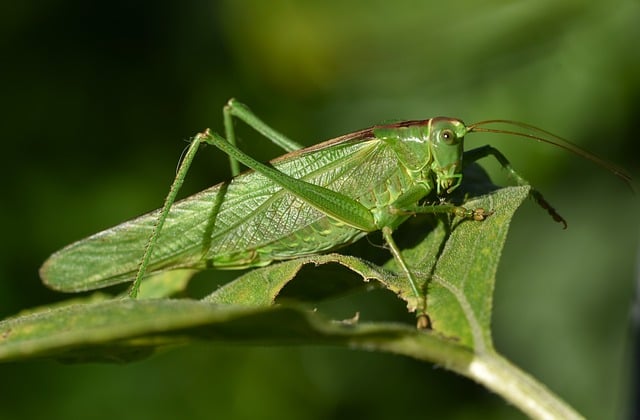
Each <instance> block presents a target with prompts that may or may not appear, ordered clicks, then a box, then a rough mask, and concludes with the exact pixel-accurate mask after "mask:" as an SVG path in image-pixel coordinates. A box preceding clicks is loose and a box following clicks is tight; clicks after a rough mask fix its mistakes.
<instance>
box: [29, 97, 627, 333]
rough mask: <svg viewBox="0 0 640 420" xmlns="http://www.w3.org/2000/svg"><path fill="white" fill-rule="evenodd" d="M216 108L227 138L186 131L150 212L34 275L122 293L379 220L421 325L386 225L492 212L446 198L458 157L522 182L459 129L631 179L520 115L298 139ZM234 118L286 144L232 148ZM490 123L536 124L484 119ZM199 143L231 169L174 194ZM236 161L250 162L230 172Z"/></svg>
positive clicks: (422, 313)
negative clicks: (153, 279) (164, 189)
mask: <svg viewBox="0 0 640 420" xmlns="http://www.w3.org/2000/svg"><path fill="white" fill-rule="evenodd" d="M223 114H224V122H225V129H226V139H225V138H223V137H221V136H219V135H217V134H215V133H212V132H210V131H209V130H206V131H205V132H203V133H201V134H198V135H197V136H196V137H195V138H194V139H193V141H192V143H191V145H190V146H189V149H188V150H187V152H186V154H185V156H184V159H183V161H182V163H181V165H180V167H179V169H178V173H177V175H176V179H175V181H174V183H173V185H172V186H171V189H170V191H169V194H168V196H167V198H166V199H165V204H164V206H163V207H162V208H161V209H160V210H156V211H154V212H151V213H148V214H146V215H143V216H140V217H138V218H136V219H133V220H130V221H128V222H125V223H122V224H121V225H118V226H115V227H113V228H111V229H107V230H105V231H103V232H101V233H98V234H95V235H93V236H90V237H88V238H86V239H83V240H80V241H78V242H75V243H73V244H71V245H69V246H67V247H65V248H63V249H62V250H60V251H58V252H56V253H55V254H53V255H52V256H51V257H50V258H49V259H48V260H47V261H46V262H45V263H44V265H43V266H42V268H41V269H40V275H41V277H42V279H43V281H44V282H45V283H46V284H47V285H49V286H50V287H51V288H53V289H57V290H62V291H84V290H92V289H96V288H100V287H105V286H109V285H113V284H117V283H122V282H127V281H132V280H133V286H132V288H131V291H130V296H131V297H135V296H136V295H137V292H138V287H139V284H140V282H141V280H142V278H143V277H144V276H145V275H148V274H152V273H156V272H161V271H165V270H170V269H177V268H195V269H204V268H220V269H240V268H248V267H259V266H264V265H267V264H269V263H271V262H273V261H275V260H285V259H290V258H296V257H301V256H305V255H310V254H318V253H322V252H326V251H330V250H334V249H336V248H339V247H342V246H344V245H347V244H350V243H352V242H354V241H356V240H358V239H360V238H362V237H363V236H365V235H366V234H367V233H369V232H372V231H377V230H380V231H382V234H383V237H384V239H385V241H386V242H387V245H388V246H389V249H390V251H391V253H392V255H393V257H394V258H395V260H396V261H397V262H398V265H399V266H400V268H401V270H402V272H403V273H404V274H405V276H406V277H407V280H408V282H409V284H410V285H411V288H412V290H413V293H414V294H415V297H416V301H417V302H418V304H417V313H418V325H419V326H421V327H425V326H427V325H428V324H429V321H428V317H427V315H426V298H425V292H424V291H421V290H419V289H418V287H417V282H416V281H415V279H414V277H413V274H412V272H411V270H410V269H409V267H407V265H406V263H405V262H404V259H403V257H402V254H401V252H400V250H399V249H398V247H397V245H396V244H395V242H394V240H393V237H392V232H393V230H394V229H396V228H397V227H398V226H399V225H400V224H401V223H402V222H404V221H405V220H406V219H407V218H408V217H409V216H410V215H412V214H416V213H450V214H454V215H456V216H460V217H465V218H471V219H475V220H482V219H484V218H485V217H486V216H487V215H488V214H490V213H488V212H485V211H484V210H483V209H466V208H464V207H458V206H455V205H452V204H448V203H446V201H444V197H445V196H446V195H447V194H449V193H450V192H451V191H453V190H454V189H456V188H457V187H458V186H459V185H460V183H461V181H462V165H463V161H464V162H465V163H467V162H471V161H475V160H478V159H480V158H483V157H486V156H493V157H495V158H496V159H497V160H498V162H499V163H500V164H501V165H502V167H503V168H505V169H506V170H507V172H508V173H509V174H510V175H511V177H512V178H513V179H514V180H515V181H516V183H518V184H520V185H529V184H528V182H527V181H526V180H525V179H524V178H522V177H521V176H520V175H519V174H518V173H517V172H516V171H515V170H514V169H513V168H512V167H511V165H510V164H509V162H508V161H507V159H506V158H505V157H504V156H503V155H502V154H501V153H500V152H499V151H498V150H496V149H494V148H493V147H490V146H484V147H480V148H477V149H473V150H470V151H467V152H464V147H463V146H464V138H465V135H466V134H468V133H470V132H494V133H507V134H514V135H518V136H521V137H528V138H533V139H536V140H540V141H543V142H547V143H551V144H554V145H556V146H560V147H563V148H565V149H567V150H570V151H572V152H574V153H577V154H579V155H582V156H583V157H587V158H588V159H591V160H593V161H595V162H596V163H598V164H600V165H603V166H605V167H607V168H608V169H610V170H612V171H613V172H614V173H616V175H618V176H620V177H621V178H623V179H625V180H626V181H628V180H629V178H628V176H627V175H626V174H624V172H622V171H619V170H618V169H616V168H615V167H613V166H612V165H610V164H608V163H607V162H604V161H602V160H601V159H599V158H597V157H595V156H593V155H590V154H588V153H587V152H584V151H582V150H581V149H578V148H577V147H576V146H574V145H572V144H571V143H569V142H567V141H566V140H564V139H561V138H559V137H557V136H554V135H552V134H551V133H548V132H546V131H543V130H540V129H537V128H535V127H533V126H530V125H527V124H523V123H514V122H510V121H504V120H491V121H484V122H481V123H476V124H473V125H470V126H465V125H464V123H462V121H460V120H458V119H455V118H445V117H438V118H430V119H426V120H416V121H405V122H400V123H395V124H388V125H380V126H375V127H372V128H369V129H365V130H361V131H358V132H354V133H351V134H347V135H344V136H342V137H338V138H336V139H333V140H329V141H326V142H324V143H320V144H318V145H315V146H311V147H308V148H302V147H301V146H299V145H298V144H297V143H295V142H292V141H291V140H289V139H287V138H286V137H284V136H282V135H281V134H279V133H277V132H276V131H274V130H273V129H271V128H270V127H269V126H268V125H266V124H265V123H264V122H262V121H261V120H260V119H258V118H257V117H256V116H255V115H254V114H253V113H251V112H250V111H249V110H248V108H246V107H245V106H244V105H242V104H240V103H238V102H236V101H234V100H231V101H229V103H228V104H227V106H226V107H225V108H224V113H223ZM232 117H236V118H239V119H241V120H243V121H244V122H245V123H247V124H248V125H249V126H251V127H252V128H254V129H256V131H258V132H260V133H261V134H262V135H264V136H265V137H266V138H268V139H269V140H271V141H272V142H274V143H275V144H277V145H279V146H281V147H283V148H284V149H285V150H287V151H289V152H290V153H288V154H285V155H283V156H282V157H280V158H278V159H275V160H273V161H272V162H270V164H269V165H265V164H262V163H260V162H258V161H256V160H254V159H253V158H251V157H250V156H249V155H247V154H245V153H243V152H242V151H240V150H239V149H238V148H236V146H235V135H234V132H233V122H232ZM494 123H509V124H511V125H516V126H518V127H519V128H522V129H526V130H529V131H533V132H534V133H535V134H530V133H523V132H519V131H509V130H500V129H494V128H487V127H485V125H486V124H494ZM542 135H544V136H545V137H543V136H542ZM549 137H551V138H552V139H551V140H550V139H549ZM202 143H207V144H211V145H214V146H216V147H217V148H219V149H221V150H222V151H223V152H225V153H226V154H227V155H228V156H229V157H230V161H231V167H232V173H233V175H235V177H234V178H233V179H232V180H231V181H229V182H223V183H220V184H217V185H215V186H213V187H211V188H208V189H206V190H204V191H202V192H200V193H198V194H195V195H192V196H190V197H187V198H185V199H183V200H181V201H176V196H177V194H178V191H179V189H180V187H181V185H182V183H183V181H184V178H185V176H186V174H187V172H188V169H189V166H190V164H191V162H192V161H193V159H194V157H195V154H196V152H197V151H198V148H199V146H200V145H201V144H202ZM238 162H240V163H243V164H244V165H246V166H247V167H249V168H250V169H251V170H249V171H247V172H245V173H242V174H239V166H238ZM432 193H435V195H437V196H440V199H438V198H435V201H434V202H437V203H439V204H437V205H423V204H421V203H422V202H423V201H424V199H425V197H427V196H429V195H430V194H432ZM531 196H532V198H534V199H535V200H536V201H537V202H538V204H540V205H541V206H542V207H543V208H544V209H546V210H547V211H548V212H549V213H550V215H551V216H552V217H553V218H554V219H555V220H556V221H559V222H561V223H563V224H564V225H565V227H566V223H565V222H564V219H562V217H560V216H559V215H558V214H557V213H556V212H555V210H554V209H553V208H552V207H551V206H550V205H549V204H548V203H547V202H546V201H545V199H544V198H543V197H542V195H541V194H540V193H539V192H538V191H536V190H535V189H531ZM441 201H442V202H441Z"/></svg>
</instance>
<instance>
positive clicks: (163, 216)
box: [129, 134, 205, 299]
mask: <svg viewBox="0 0 640 420" xmlns="http://www.w3.org/2000/svg"><path fill="white" fill-rule="evenodd" d="M204 138H205V137H204V135H203V134H198V135H197V136H195V137H194V139H193V141H191V144H190V145H189V148H188V149H187V152H186V153H185V154H184V157H183V158H182V161H181V162H180V166H179V167H178V171H177V172H176V177H175V179H174V180H173V183H172V184H171V188H170V189H169V194H167V197H166V198H165V199H164V204H163V205H162V210H161V211H160V216H158V220H157V221H156V224H155V225H154V226H153V231H152V232H151V236H150V237H149V241H148V242H147V246H146V248H145V250H144V254H143V256H142V260H141V261H140V265H139V266H138V272H137V274H136V278H135V280H134V281H133V284H132V285H131V288H130V289H129V297H131V298H134V299H135V298H136V297H138V292H139V291H140V282H141V281H142V278H143V277H144V275H145V273H146V271H147V266H148V265H149V260H150V259H151V253H152V252H153V249H154V248H155V245H156V242H157V241H158V235H159V234H160V232H161V231H162V227H163V226H164V222H165V220H167V216H168V215H169V210H171V206H172V205H173V203H174V202H175V201H176V197H177V195H178V192H179V191H180V188H181V187H182V184H183V183H184V179H185V177H186V176H187V172H189V168H190V167H191V163H192V162H193V159H194V158H195V156H196V153H197V152H198V147H200V144H201V143H203V141H204V140H203V139H204Z"/></svg>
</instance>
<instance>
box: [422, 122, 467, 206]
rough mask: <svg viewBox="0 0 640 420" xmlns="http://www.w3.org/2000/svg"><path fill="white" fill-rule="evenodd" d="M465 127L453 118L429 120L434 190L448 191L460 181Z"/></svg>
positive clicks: (438, 191)
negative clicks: (434, 181) (434, 179)
mask: <svg viewBox="0 0 640 420" xmlns="http://www.w3.org/2000/svg"><path fill="white" fill-rule="evenodd" d="M466 133H467V128H466V127H465V125H464V123H463V122H462V121H460V120H457V119H455V118H447V117H437V118H432V119H431V120H429V147H430V149H431V157H432V160H431V168H430V169H431V170H432V171H433V173H434V174H435V177H436V191H437V193H438V194H440V193H441V192H443V191H445V192H447V193H450V192H451V191H453V190H454V189H456V188H457V187H458V186H459V185H460V182H461V181H462V155H463V152H464V149H463V143H464V135H465V134H466Z"/></svg>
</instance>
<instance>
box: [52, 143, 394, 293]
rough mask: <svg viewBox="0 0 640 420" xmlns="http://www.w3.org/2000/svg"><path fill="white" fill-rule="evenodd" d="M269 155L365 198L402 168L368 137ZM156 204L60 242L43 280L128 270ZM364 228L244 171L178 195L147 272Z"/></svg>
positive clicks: (68, 285) (291, 252) (287, 250)
mask: <svg viewBox="0 0 640 420" xmlns="http://www.w3.org/2000/svg"><path fill="white" fill-rule="evenodd" d="M273 165H274V166H275V167H277V168H278V169H279V170H281V171H282V172H284V173H287V174H289V175H291V176H293V177H295V178H300V179H304V180H306V181H308V182H311V183H314V184H317V185H321V186H325V187H327V188H330V189H332V190H335V191H339V192H341V193H343V194H345V195H348V196H350V197H354V198H356V199H358V200H359V201H360V202H361V203H363V204H364V205H365V206H367V207H368V208H373V207H374V206H375V205H376V203H379V202H380V200H382V201H384V200H386V197H384V194H385V191H386V190H388V185H389V183H393V179H394V177H397V176H398V173H399V172H401V171H398V162H397V159H395V155H394V154H393V152H392V151H391V150H390V149H389V148H388V147H386V145H385V144H384V143H382V142H381V141H379V140H377V139H372V138H369V139H365V140H363V139H352V140H342V141H330V142H326V143H323V144H321V145H318V146H313V147H310V148H308V149H303V150H300V151H297V152H293V153H290V154H287V155H284V156H283V157H282V158H280V159H277V160H275V161H273ZM378 191H382V192H378ZM381 195H382V197H381ZM158 214H159V210H156V211H153V212H151V213H148V214H145V215H143V216H140V217H138V218H136V219H133V220H130V221H127V222H125V223H122V224H120V225H118V226H115V227H113V228H110V229H107V230H105V231H103V232H100V233H97V234H95V235H93V236H90V237H88V238H86V239H83V240H80V241H78V242H75V243H73V244H71V245H69V246H67V247H65V248H63V249H62V250H60V251H58V252H56V253H55V254H53V255H52V256H51V257H50V258H49V259H48V260H47V261H46V262H45V263H44V265H43V266H42V268H41V269H40V275H41V277H42V279H43V281H44V282H45V283H46V284H47V285H48V286H50V287H51V288H54V289H58V290H63V291H82V290H91V289H96V288H100V287H105V286H109V285H112V284H117V283H121V282H125V281H130V280H133V278H135V275H136V272H137V269H138V265H139V263H140V260H141V259H142V255H143V253H144V249H145V247H146V245H147V241H148V239H149V237H150V236H151V233H152V230H153V227H154V225H155V223H156V220H157V218H158ZM365 234H366V232H361V231H359V230H357V229H354V228H352V227H349V226H345V225H341V224H340V223H339V222H337V221H335V220H333V219H331V218H329V217H327V216H325V215H324V214H322V213H321V212H319V211H318V210H315V209H314V208H312V207H311V206H308V205H306V204H305V203H304V202H302V201H300V200H299V199H297V198H296V197H294V196H293V195H291V194H290V193H288V192H287V191H285V190H283V189H282V188H281V187H280V186H278V185H276V184H274V183H273V182H271V181H270V180H268V179H266V178H265V177H263V176H262V175H260V174H258V173H255V172H252V171H249V172H246V173H244V174H241V175H240V176H238V177H236V178H234V179H233V180H232V181H231V182H228V183H221V184H218V185H215V186H213V187H211V188H208V189H206V190H204V191H202V192H200V193H198V194H195V195H192V196H190V197H187V198H185V199H183V200H181V201H178V202H176V203H174V205H173V206H172V207H171V211H170V212H169V215H168V217H167V220H166V222H165V225H164V227H163V230H162V232H161V233H160V235H159V237H158V242H157V244H156V247H155V249H154V251H153V253H152V256H151V260H150V264H149V268H148V270H147V272H148V273H153V272H158V271H163V270H168V269H175V268H206V267H218V268H246V267H253V266H260V265H266V264H269V263H270V262H271V261H273V260H278V259H286V258H293V257H297V256H302V255H307V254H314V253H319V252H323V251H327V250H330V249H333V248H336V247H339V246H341V245H344V244H347V243H349V242H352V241H354V240H357V239H359V238H360V237H362V236H364V235H365Z"/></svg>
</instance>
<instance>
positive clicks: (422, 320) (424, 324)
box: [382, 226, 431, 329]
mask: <svg viewBox="0 0 640 420" xmlns="http://www.w3.org/2000/svg"><path fill="white" fill-rule="evenodd" d="M392 233H393V232H392V230H391V228H390V227H388V226H385V227H383V228H382V236H383V237H384V240H385V241H386V242H387V245H389V249H390V250H391V255H393V258H394V259H395V260H396V262H397V263H398V265H399V266H400V269H401V270H402V271H403V272H404V274H405V276H406V277H407V280H408V281H409V285H410V286H411V290H412V291H413V294H414V295H415V297H416V302H417V305H416V306H417V307H416V313H417V325H416V326H417V328H419V329H426V328H431V320H430V319H429V315H427V299H426V296H425V295H424V293H422V292H421V291H420V289H419V288H418V282H417V280H416V278H415V276H414V275H413V273H412V272H411V270H410V269H409V267H408V266H407V263H406V261H405V260H404V258H403V257H402V253H401V252H400V248H398V245H396V242H395V241H394V240H393V235H392Z"/></svg>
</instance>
